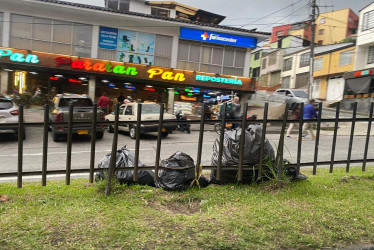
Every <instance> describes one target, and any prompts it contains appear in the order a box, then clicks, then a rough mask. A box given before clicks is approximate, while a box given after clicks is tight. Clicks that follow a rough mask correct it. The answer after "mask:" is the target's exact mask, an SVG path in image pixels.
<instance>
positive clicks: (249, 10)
mask: <svg viewBox="0 0 374 250" xmlns="http://www.w3.org/2000/svg"><path fill="white" fill-rule="evenodd" d="M65 1H66V0H65ZM68 1H70V2H78V3H84V4H91V5H99V6H103V4H104V0H90V1H87V0H68ZM176 2H180V3H183V4H186V5H190V6H193V7H196V8H200V9H203V10H206V11H210V12H213V13H217V14H220V15H223V16H226V19H225V20H224V21H223V22H222V23H221V24H222V25H229V26H234V27H243V28H246V29H253V28H257V30H258V31H271V27H272V26H278V25H282V24H287V23H292V22H297V21H301V20H306V19H307V18H308V15H309V14H310V8H309V7H308V3H309V0H230V1H228V0H176ZM372 2H374V1H373V0H317V4H318V5H319V6H321V7H320V12H321V13H323V12H328V11H332V10H339V9H344V8H351V9H352V10H353V11H354V12H356V14H357V15H358V14H359V10H360V9H362V8H363V7H365V6H366V5H368V4H370V3H372ZM324 6H326V7H324Z"/></svg>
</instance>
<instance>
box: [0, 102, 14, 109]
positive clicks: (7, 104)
mask: <svg viewBox="0 0 374 250" xmlns="http://www.w3.org/2000/svg"><path fill="white" fill-rule="evenodd" d="M12 107H13V103H12V101H10V100H0V109H10V108H12Z"/></svg>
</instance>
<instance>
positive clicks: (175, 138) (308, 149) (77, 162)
mask: <svg viewBox="0 0 374 250" xmlns="http://www.w3.org/2000/svg"><path fill="white" fill-rule="evenodd" d="M325 116H328V117H331V116H333V112H330V114H329V113H327V112H326V113H325ZM346 116H348V117H349V116H350V115H349V114H347V115H346ZM36 117H37V116H36V115H35V114H33V113H29V120H30V121H35V120H36V119H37V118H36ZM38 119H39V118H38ZM366 126H367V125H366V124H358V125H357V129H356V132H357V135H356V136H355V139H354V144H353V151H352V159H359V158H361V157H362V156H363V151H364V146H365V139H366V137H365V136H364V135H365V132H366ZM208 129H211V127H208ZM269 131H270V132H271V133H270V134H269V135H268V136H267V138H268V139H269V140H270V142H271V143H272V145H273V146H274V147H276V145H277V143H278V140H279V134H278V132H277V131H279V128H275V127H273V126H272V127H270V128H269ZM349 131H350V125H349V124H345V125H344V124H342V125H341V128H340V129H339V133H340V135H339V137H338V141H337V148H336V160H345V159H346V158H347V152H348V144H349V136H348V134H349ZM294 132H295V133H297V131H296V130H295V131H294ZM112 136H113V135H112V134H109V133H107V132H105V135H104V139H103V140H99V141H97V146H96V159H95V161H96V164H97V163H99V162H100V161H101V159H102V158H103V157H104V156H105V155H106V154H107V153H109V152H110V151H111V144H112V138H113V137H112ZM217 137H218V136H217V134H216V133H215V132H213V131H211V130H210V131H206V132H205V133H204V144H203V156H202V164H203V165H210V160H211V155H212V146H213V143H214V141H215V139H216V138H217ZM296 137H297V136H296V134H294V135H293V136H292V138H285V158H287V159H289V160H290V161H292V162H295V161H296V152H297V140H296ZM156 143H157V136H156V134H149V135H143V136H142V139H141V144H140V161H142V162H143V163H144V164H145V165H154V163H155V162H154V160H155V154H156ZM197 143H198V131H196V130H194V131H192V133H191V134H190V135H189V134H185V133H180V132H174V133H173V134H170V135H169V136H168V137H167V138H166V139H164V140H163V142H162V150H161V159H165V158H168V157H169V156H170V155H172V154H173V153H174V152H176V151H183V152H185V153H187V154H189V155H191V157H192V158H194V159H195V160H196V157H197ZM314 143H315V142H314V141H313V140H311V139H310V138H307V139H306V140H305V141H303V146H302V162H310V161H313V157H314ZM331 144H332V131H330V130H324V131H322V132H321V142H320V147H319V157H318V160H319V161H327V160H330V157H331V156H330V152H331ZM118 145H119V147H120V146H124V145H126V146H127V147H128V148H129V149H131V150H134V148H135V141H134V140H131V139H130V138H129V136H128V134H126V133H124V134H120V135H119V141H118ZM373 153H374V139H373V138H371V141H370V148H369V157H373ZM65 160H66V142H60V143H56V142H53V141H52V138H51V137H50V138H49V152H48V169H49V170H56V169H65V167H66V161H65ZM89 160H90V137H89V136H80V137H74V139H73V153H72V168H73V169H74V168H89V164H90V162H89ZM0 162H1V164H0V172H15V171H16V170H17V141H16V140H15V139H14V138H13V137H12V136H8V135H1V136H0ZM41 165H42V129H41V128H28V129H27V139H26V140H25V141H24V171H33V170H34V171H35V170H41Z"/></svg>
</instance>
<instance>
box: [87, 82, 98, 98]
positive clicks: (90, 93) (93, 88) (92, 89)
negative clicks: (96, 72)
mask: <svg viewBox="0 0 374 250" xmlns="http://www.w3.org/2000/svg"><path fill="white" fill-rule="evenodd" d="M95 93H96V77H95V76H90V79H89V80H88V96H89V97H90V98H91V99H92V100H93V101H95Z"/></svg>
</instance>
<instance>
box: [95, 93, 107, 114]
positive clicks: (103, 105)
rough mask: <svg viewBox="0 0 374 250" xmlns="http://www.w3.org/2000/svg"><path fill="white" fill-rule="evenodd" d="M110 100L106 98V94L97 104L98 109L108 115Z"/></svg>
mask: <svg viewBox="0 0 374 250" xmlns="http://www.w3.org/2000/svg"><path fill="white" fill-rule="evenodd" d="M109 104H110V99H109V97H107V96H106V93H105V92H104V93H103V95H102V96H100V98H99V101H98V102H97V107H98V108H101V110H102V111H103V112H104V114H106V115H107V114H108V109H109Z"/></svg>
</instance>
